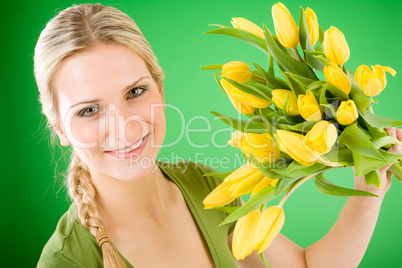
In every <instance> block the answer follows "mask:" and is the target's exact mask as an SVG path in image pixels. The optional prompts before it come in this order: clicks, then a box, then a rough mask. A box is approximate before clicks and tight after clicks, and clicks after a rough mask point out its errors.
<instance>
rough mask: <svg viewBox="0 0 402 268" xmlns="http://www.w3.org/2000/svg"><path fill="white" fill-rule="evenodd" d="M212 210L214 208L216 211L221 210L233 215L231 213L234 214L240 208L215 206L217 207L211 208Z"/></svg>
mask: <svg viewBox="0 0 402 268" xmlns="http://www.w3.org/2000/svg"><path fill="white" fill-rule="evenodd" d="M213 208H216V209H218V210H221V211H223V212H227V213H233V212H235V211H236V210H237V209H238V208H241V207H226V206H217V207H213Z"/></svg>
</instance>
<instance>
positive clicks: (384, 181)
mask: <svg viewBox="0 0 402 268" xmlns="http://www.w3.org/2000/svg"><path fill="white" fill-rule="evenodd" d="M385 131H386V132H387V133H388V136H393V137H395V138H397V139H398V140H399V141H402V129H398V128H395V127H392V128H385ZM401 151H402V146H401V145H400V144H395V145H394V146H392V147H391V148H389V149H388V151H387V152H391V153H400V152H401ZM392 165H393V162H392V163H390V164H388V165H386V166H385V167H382V168H380V169H379V171H380V176H381V188H380V189H378V188H377V186H375V185H372V184H370V185H367V184H366V181H365V179H364V175H361V176H357V177H356V176H355V189H356V190H362V191H366V192H370V193H373V194H376V195H378V196H379V197H381V198H383V197H384V195H385V193H386V192H387V191H388V190H389V188H390V187H391V182H392V173H391V172H389V171H388V168H389V167H390V166H392ZM352 170H353V174H356V172H355V167H354V166H353V167H352Z"/></svg>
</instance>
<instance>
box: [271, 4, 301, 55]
mask: <svg viewBox="0 0 402 268" xmlns="http://www.w3.org/2000/svg"><path fill="white" fill-rule="evenodd" d="M272 18H273V20H274V26H275V32H276V36H277V37H278V40H279V42H280V43H281V44H282V45H283V46H284V47H287V48H295V47H297V45H298V44H299V29H298V28H297V25H296V22H295V20H294V19H293V17H292V14H290V12H289V10H288V9H287V8H286V6H285V5H284V4H282V3H281V2H278V3H277V4H275V5H273V7H272Z"/></svg>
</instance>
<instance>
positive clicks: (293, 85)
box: [279, 71, 311, 99]
mask: <svg viewBox="0 0 402 268" xmlns="http://www.w3.org/2000/svg"><path fill="white" fill-rule="evenodd" d="M279 72H280V74H281V75H282V76H283V77H284V78H285V80H286V82H288V85H290V89H291V90H292V91H293V93H294V94H295V96H296V99H297V96H299V95H300V94H306V86H304V85H303V84H302V83H300V82H299V81H297V80H295V79H294V78H293V77H292V76H291V75H290V74H289V73H288V72H283V71H279ZM310 84H311V83H310Z"/></svg>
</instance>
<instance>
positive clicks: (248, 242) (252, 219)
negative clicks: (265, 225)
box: [232, 209, 261, 260]
mask: <svg viewBox="0 0 402 268" xmlns="http://www.w3.org/2000/svg"><path fill="white" fill-rule="evenodd" d="M260 217H261V212H260V210H259V209H257V210H254V211H252V212H250V213H248V214H247V215H246V216H244V217H241V218H240V219H239V220H238V221H237V222H236V225H235V228H234V231H233V240H232V252H233V256H234V257H235V258H236V259H237V260H243V259H244V258H245V257H246V256H248V255H250V254H251V253H252V252H253V250H254V247H255V246H254V237H255V231H256V227H257V224H258V223H259V220H260Z"/></svg>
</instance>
